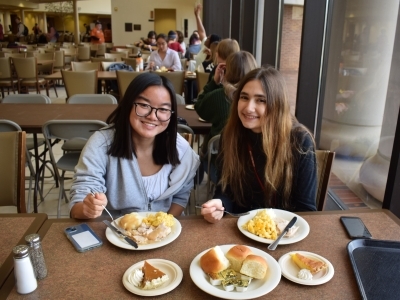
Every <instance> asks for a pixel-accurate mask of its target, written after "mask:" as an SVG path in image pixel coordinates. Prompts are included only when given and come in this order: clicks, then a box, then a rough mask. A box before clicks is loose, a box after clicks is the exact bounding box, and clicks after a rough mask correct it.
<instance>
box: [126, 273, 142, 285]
mask: <svg viewBox="0 0 400 300" xmlns="http://www.w3.org/2000/svg"><path fill="white" fill-rule="evenodd" d="M143 276H144V274H143V271H142V269H136V270H135V271H133V272H132V273H131V274H129V277H128V281H129V282H130V283H132V284H133V285H134V286H136V287H140V285H141V284H142V281H143Z"/></svg>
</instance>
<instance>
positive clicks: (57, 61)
mask: <svg viewBox="0 0 400 300" xmlns="http://www.w3.org/2000/svg"><path fill="white" fill-rule="evenodd" d="M53 69H54V70H55V71H60V70H64V69H65V56H64V51H61V50H59V51H55V52H54V65H53Z"/></svg>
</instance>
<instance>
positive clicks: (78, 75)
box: [61, 70, 97, 99]
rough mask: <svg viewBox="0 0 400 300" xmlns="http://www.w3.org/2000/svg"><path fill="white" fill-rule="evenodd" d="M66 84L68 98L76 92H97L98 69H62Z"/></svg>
mask: <svg viewBox="0 0 400 300" xmlns="http://www.w3.org/2000/svg"><path fill="white" fill-rule="evenodd" d="M61 74H62V78H63V81H64V84H65V91H66V93H67V99H68V98H69V97H71V96H73V95H75V94H96V93H97V71H96V70H92V71H83V72H78V71H66V70H61Z"/></svg>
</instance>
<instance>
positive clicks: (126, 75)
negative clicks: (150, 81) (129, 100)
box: [116, 70, 141, 100]
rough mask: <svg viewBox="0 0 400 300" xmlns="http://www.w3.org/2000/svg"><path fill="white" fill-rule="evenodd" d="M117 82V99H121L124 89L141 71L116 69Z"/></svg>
mask: <svg viewBox="0 0 400 300" xmlns="http://www.w3.org/2000/svg"><path fill="white" fill-rule="evenodd" d="M116 73H117V83H118V91H119V99H120V100H122V98H123V97H124V94H125V92H126V89H127V88H128V86H129V84H130V83H131V82H132V80H133V79H135V78H136V76H138V75H139V74H141V72H135V71H134V72H131V71H126V70H117V71H116Z"/></svg>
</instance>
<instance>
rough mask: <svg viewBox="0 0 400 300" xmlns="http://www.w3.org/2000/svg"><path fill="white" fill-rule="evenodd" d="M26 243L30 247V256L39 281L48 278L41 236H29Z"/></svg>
mask: <svg viewBox="0 0 400 300" xmlns="http://www.w3.org/2000/svg"><path fill="white" fill-rule="evenodd" d="M25 241H26V243H27V245H28V246H29V255H30V257H31V260H32V265H33V270H34V271H35V274H36V278H37V279H43V278H45V277H46V276H47V267H46V262H45V261H44V255H43V249H42V243H41V242H40V236H39V235H38V234H36V233H33V234H30V235H27V236H26V237H25Z"/></svg>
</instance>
